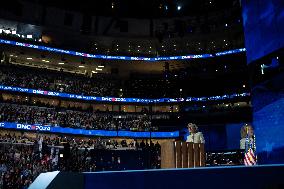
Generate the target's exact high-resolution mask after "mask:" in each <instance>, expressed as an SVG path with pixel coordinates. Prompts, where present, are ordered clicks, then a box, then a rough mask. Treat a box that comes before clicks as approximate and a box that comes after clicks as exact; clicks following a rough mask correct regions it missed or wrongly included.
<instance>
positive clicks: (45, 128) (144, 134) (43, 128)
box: [0, 122, 179, 138]
mask: <svg viewBox="0 0 284 189" xmlns="http://www.w3.org/2000/svg"><path fill="white" fill-rule="evenodd" d="M0 128H4V129H17V130H26V131H37V132H48V133H62V134H73V135H87V136H105V137H131V138H150V136H151V137H152V138H176V137H179V131H173V132H156V131H155V132H149V131H145V132H133V131H107V130H86V129H73V128H65V127H54V126H51V125H41V124H32V125H31V124H20V123H11V122H0Z"/></svg>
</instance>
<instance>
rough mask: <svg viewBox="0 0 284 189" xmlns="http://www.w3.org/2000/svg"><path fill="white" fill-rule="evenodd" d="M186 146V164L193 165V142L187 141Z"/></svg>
mask: <svg viewBox="0 0 284 189" xmlns="http://www.w3.org/2000/svg"><path fill="white" fill-rule="evenodd" d="M187 147H188V152H187V153H188V166H187V167H193V165H194V156H193V155H194V153H193V143H192V142H188V143H187Z"/></svg>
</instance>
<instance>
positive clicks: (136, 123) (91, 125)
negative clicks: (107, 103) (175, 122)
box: [0, 103, 157, 131]
mask: <svg viewBox="0 0 284 189" xmlns="http://www.w3.org/2000/svg"><path fill="white" fill-rule="evenodd" d="M0 121H1V122H4V121H6V122H16V123H24V124H41V125H51V126H54V127H59V126H60V127H71V128H83V129H103V130H133V131H134V130H135V131H146V130H150V129H151V128H152V127H151V119H150V116H148V115H144V114H140V115H131V114H127V115H122V116H121V115H116V116H114V115H112V114H107V113H103V114H102V113H93V112H80V111H73V110H63V111H61V110H56V108H46V107H37V106H26V105H18V104H8V103H0ZM152 129H154V130H157V128H156V127H153V128H152Z"/></svg>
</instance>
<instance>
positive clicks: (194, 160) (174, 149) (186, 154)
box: [161, 141, 205, 169]
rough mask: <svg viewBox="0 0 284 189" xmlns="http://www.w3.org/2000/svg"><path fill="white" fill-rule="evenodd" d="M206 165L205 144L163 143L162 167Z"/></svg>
mask: <svg viewBox="0 0 284 189" xmlns="http://www.w3.org/2000/svg"><path fill="white" fill-rule="evenodd" d="M202 166H205V150H204V144H201V143H200V144H199V143H192V142H182V141H174V142H172V141H171V142H165V143H162V144H161V168H163V169H165V168H190V167H202Z"/></svg>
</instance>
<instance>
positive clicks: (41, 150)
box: [0, 133, 160, 189]
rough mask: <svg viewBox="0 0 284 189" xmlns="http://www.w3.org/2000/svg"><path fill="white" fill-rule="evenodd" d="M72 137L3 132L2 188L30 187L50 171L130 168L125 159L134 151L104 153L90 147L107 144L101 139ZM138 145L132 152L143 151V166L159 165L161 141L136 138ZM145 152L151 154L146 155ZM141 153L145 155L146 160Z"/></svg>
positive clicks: (0, 155) (0, 150)
mask: <svg viewBox="0 0 284 189" xmlns="http://www.w3.org/2000/svg"><path fill="white" fill-rule="evenodd" d="M70 139H71V138H66V137H55V138H51V137H47V136H45V137H39V136H37V137H36V138H29V136H28V135H25V134H22V135H17V136H16V135H15V134H10V133H8V134H7V133H6V134H5V135H0V188H1V189H26V188H28V186H29V185H30V184H31V183H32V181H33V180H34V179H35V178H36V177H37V176H38V175H39V174H40V173H43V172H48V171H55V170H59V171H74V172H89V171H91V172H92V171H104V170H124V169H127V167H124V165H123V164H124V163H123V161H124V162H127V155H128V153H131V151H125V150H123V153H122V154H121V153H120V154H119V153H113V152H111V150H105V151H104V154H102V151H100V152H101V153H100V155H99V154H98V153H94V152H93V151H92V150H90V149H89V148H90V147H92V148H93V149H94V148H96V147H95V146H92V145H93V144H94V143H101V144H103V143H104V142H102V140H101V139H93V140H91V139H90V140H80V139H74V140H73V139H72V140H70ZM74 141H75V142H74ZM80 143H83V144H84V146H85V147H84V148H82V146H80V145H79V144H80ZM91 143H93V144H91ZM134 143H135V141H133V142H130V143H129V144H128V143H127V142H126V141H125V140H122V141H121V145H124V146H125V145H126V146H128V145H133V144H134ZM67 144H68V145H67ZM63 146H64V147H63ZM135 146H136V148H135V150H132V152H138V151H140V152H139V156H137V161H141V164H142V165H143V166H142V167H141V168H145V169H146V168H159V166H160V165H159V164H160V158H159V156H160V145H159V144H158V143H156V144H155V145H154V144H153V143H152V142H150V144H149V143H148V142H146V143H145V142H144V141H142V142H141V143H138V142H136V144H135ZM60 147H61V148H60ZM95 152H96V151H95ZM145 153H146V154H148V155H149V157H146V156H143V154H145ZM123 154H124V155H123ZM141 154H142V156H141ZM125 156H126V157H125ZM128 156H129V155H128ZM140 156H141V157H142V159H143V158H144V160H143V161H142V160H141V157H140ZM139 157H140V158H139ZM123 158H124V159H123ZM125 158H126V159H125ZM145 158H146V159H145ZM145 160H146V161H145ZM147 160H151V161H152V162H151V164H149V166H148V167H147V166H146V164H145V163H144V164H143V162H147ZM126 164H127V163H126ZM128 168H129V167H128Z"/></svg>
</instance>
